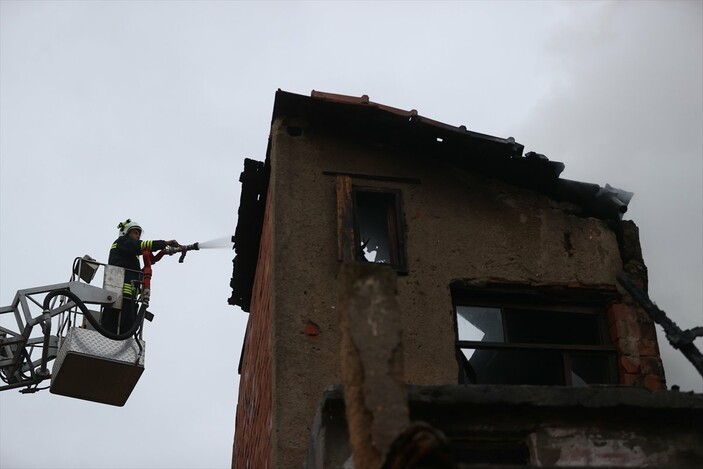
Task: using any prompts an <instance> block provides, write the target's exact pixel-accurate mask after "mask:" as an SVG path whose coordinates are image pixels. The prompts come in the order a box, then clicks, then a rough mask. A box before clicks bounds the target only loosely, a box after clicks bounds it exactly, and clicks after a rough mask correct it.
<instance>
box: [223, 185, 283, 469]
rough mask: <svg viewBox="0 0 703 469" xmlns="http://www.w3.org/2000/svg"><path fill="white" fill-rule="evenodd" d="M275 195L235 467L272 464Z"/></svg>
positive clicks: (257, 288) (249, 343)
mask: <svg viewBox="0 0 703 469" xmlns="http://www.w3.org/2000/svg"><path fill="white" fill-rule="evenodd" d="M270 201H271V197H267V206H266V212H265V216H264V225H263V231H262V234H261V246H260V248H259V260H258V264H257V270H256V278H255V280H254V288H253V294H252V301H251V312H250V314H249V322H248V324H247V331H246V338H245V347H244V351H243V354H244V357H243V360H242V374H241V377H240V382H239V402H238V404H237V417H236V428H235V435H234V448H233V453H232V467H233V468H235V469H244V468H252V469H259V468H262V469H265V468H268V467H271V452H272V443H271V435H272V408H273V406H272V403H273V400H272V396H271V390H272V383H273V371H272V363H271V358H272V357H271V354H272V351H273V350H272V348H271V313H272V304H271V297H272V295H271V290H270V288H271V256H272V243H271V235H272V231H271V210H270V206H269V204H270Z"/></svg>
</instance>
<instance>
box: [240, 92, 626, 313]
mask: <svg viewBox="0 0 703 469" xmlns="http://www.w3.org/2000/svg"><path fill="white" fill-rule="evenodd" d="M279 118H287V119H290V120H291V122H294V120H295V119H296V118H301V119H304V121H305V122H306V123H307V125H308V126H311V127H319V128H324V129H325V130H326V131H329V132H331V133H332V134H334V135H340V136H343V137H344V138H347V139H348V138H352V139H357V140H359V141H366V142H373V143H375V144H383V145H385V146H389V147H392V148H396V149H398V150H401V151H403V152H405V153H407V154H413V155H416V156H418V157H420V158H426V159H429V160H431V161H433V162H436V163H437V164H440V163H441V164H442V165H443V166H445V167H450V168H456V169H460V170H464V171H470V172H474V173H480V174H484V175H486V176H488V177H491V178H495V179H499V180H503V181H505V182H508V183H510V184H512V185H515V186H518V187H523V188H527V189H530V190H534V191H536V192H539V193H542V194H545V195H547V196H548V197H551V198H553V199H555V200H557V201H560V202H569V203H571V204H573V206H574V208H575V209H576V210H575V213H576V214H577V215H579V216H583V217H595V218H600V219H603V220H613V221H615V220H619V219H621V218H622V215H623V213H625V212H626V211H627V204H628V203H629V201H630V199H631V197H632V194H631V193H628V192H625V191H622V190H619V189H615V188H612V187H610V186H609V185H607V184H606V185H605V187H601V186H599V185H598V184H590V183H586V182H579V181H571V180H568V179H562V178H560V177H559V176H560V174H561V173H562V171H563V170H564V164H563V163H560V162H557V161H550V160H549V159H548V158H547V157H546V156H544V155H541V154H538V153H534V152H529V153H527V154H525V155H523V154H522V153H523V150H524V146H523V145H521V144H520V143H517V142H516V141H515V139H514V138H512V137H508V138H500V137H494V136H491V135H486V134H481V133H478V132H472V131H470V130H468V129H467V128H466V127H465V126H463V125H462V126H459V127H455V126H452V125H448V124H444V123H442V122H438V121H436V120H433V119H429V118H427V117H423V116H421V115H419V114H418V112H417V111H416V110H414V109H411V110H409V111H406V110H402V109H398V108H394V107H391V106H386V105H383V104H379V103H375V102H372V101H370V100H369V97H368V96H366V95H363V96H361V97H354V96H345V95H340V94H333V93H324V92H320V91H314V90H313V91H312V93H311V95H310V96H304V95H299V94H294V93H289V92H286V91H282V90H278V91H277V92H276V99H275V102H274V105H273V115H272V122H273V121H275V120H276V119H279ZM269 149H270V146H269ZM268 151H269V150H267V155H266V156H267V158H266V165H264V163H258V164H254V163H255V162H253V161H251V160H247V161H248V162H247V163H246V164H245V171H244V172H243V173H242V179H241V181H242V198H241V201H240V207H239V221H238V224H237V231H236V234H235V236H234V237H233V241H234V243H235V251H236V253H237V255H236V257H235V260H234V263H235V267H234V275H233V278H232V282H231V285H232V288H233V291H234V294H233V295H232V297H231V298H230V300H229V302H230V304H234V305H239V306H241V307H242V309H244V310H245V311H248V310H249V301H250V298H251V287H252V285H253V280H254V273H255V270H256V261H257V255H258V246H259V238H260V235H261V223H262V220H263V210H264V207H265V198H266V189H267V187H268V174H269V171H268ZM247 181H248V182H247Z"/></svg>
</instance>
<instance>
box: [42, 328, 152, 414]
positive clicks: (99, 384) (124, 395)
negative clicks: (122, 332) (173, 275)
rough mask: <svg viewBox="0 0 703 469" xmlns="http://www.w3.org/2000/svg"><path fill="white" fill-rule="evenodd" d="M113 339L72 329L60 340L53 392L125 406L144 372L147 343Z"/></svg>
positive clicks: (52, 376) (53, 379) (53, 378)
mask: <svg viewBox="0 0 703 469" xmlns="http://www.w3.org/2000/svg"><path fill="white" fill-rule="evenodd" d="M139 343H140V344H141V350H140V348H139V345H137V341H136V340H135V339H133V338H131V339H127V340H121V341H117V340H111V339H108V338H107V337H104V336H102V335H101V334H100V333H98V332H96V331H92V330H89V329H81V328H75V327H74V328H71V329H70V330H69V331H68V333H67V334H66V337H65V338H64V339H63V340H62V341H61V344H60V347H59V353H58V356H57V357H56V361H55V362H54V368H53V370H52V375H51V388H50V390H51V392H52V393H53V394H59V395H62V396H68V397H74V398H76V399H84V400H87V401H93V402H100V403H103V404H110V405H114V406H120V407H121V406H123V405H124V404H125V402H127V399H128V398H129V396H130V394H131V393H132V390H133V389H134V387H135V386H136V384H137V381H139V377H140V376H141V374H142V373H143V372H144V355H145V352H146V343H145V342H144V341H143V340H140V341H139Z"/></svg>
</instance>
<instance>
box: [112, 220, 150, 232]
mask: <svg viewBox="0 0 703 469" xmlns="http://www.w3.org/2000/svg"><path fill="white" fill-rule="evenodd" d="M117 228H118V229H119V230H120V236H124V235H126V234H127V233H129V232H130V231H131V230H139V231H142V232H143V231H144V230H142V227H141V225H139V223H137V222H136V221H134V220H131V219H129V218H128V219H127V220H125V221H123V222H120V224H119V225H117Z"/></svg>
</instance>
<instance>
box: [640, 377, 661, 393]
mask: <svg viewBox="0 0 703 469" xmlns="http://www.w3.org/2000/svg"><path fill="white" fill-rule="evenodd" d="M644 387H645V388H647V389H649V390H650V391H659V390H660V389H663V388H664V380H663V379H662V377H661V376H657V375H646V376H645V377H644Z"/></svg>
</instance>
